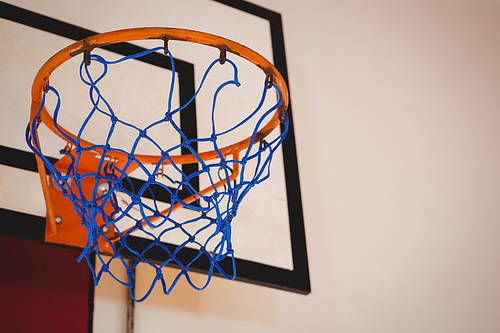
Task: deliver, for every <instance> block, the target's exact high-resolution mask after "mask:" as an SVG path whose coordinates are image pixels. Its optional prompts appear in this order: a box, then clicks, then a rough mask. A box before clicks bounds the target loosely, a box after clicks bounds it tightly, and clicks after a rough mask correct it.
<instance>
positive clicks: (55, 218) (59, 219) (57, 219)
mask: <svg viewBox="0 0 500 333" xmlns="http://www.w3.org/2000/svg"><path fill="white" fill-rule="evenodd" d="M54 220H56V224H61V222H62V217H60V216H54Z"/></svg>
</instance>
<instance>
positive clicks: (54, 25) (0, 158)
mask: <svg viewBox="0 0 500 333" xmlns="http://www.w3.org/2000/svg"><path fill="white" fill-rule="evenodd" d="M213 1H216V2H218V3H221V4H224V5H227V6H229V7H232V8H234V9H237V10H241V11H244V12H246V13H249V14H251V15H255V16H258V17H260V18H263V19H266V20H267V21H268V22H269V25H270V28H271V29H270V30H271V41H272V48H273V58H274V65H275V66H276V68H277V69H278V70H279V71H280V73H281V74H282V75H283V78H284V79H285V81H286V82H287V85H288V87H290V85H289V80H288V70H287V64H286V55H285V46H284V38H283V26H282V20H281V15H280V14H279V13H276V12H273V11H271V10H268V9H265V8H262V7H260V6H257V5H254V4H251V3H249V2H246V1H236V0H213ZM0 17H1V18H4V19H7V20H10V21H13V22H17V23H20V24H23V25H26V26H30V27H32V28H36V29H40V30H43V31H46V32H49V33H53V34H56V35H59V36H62V37H66V38H69V39H73V40H81V39H83V38H86V37H88V36H91V35H94V34H96V32H94V31H90V30H87V29H84V28H81V27H78V26H75V25H71V24H68V23H66V22H62V21H59V20H56V19H53V18H50V17H47V16H44V15H41V14H38V13H34V12H32V11H29V10H26V9H23V8H20V7H17V6H14V5H11V4H7V3H5V2H0ZM104 48H105V49H107V50H108V51H112V52H115V53H118V54H122V55H129V54H133V53H136V52H140V51H141V50H142V49H141V48H140V47H138V46H136V45H133V44H129V43H120V44H115V45H109V46H106V47H104ZM150 56H151V57H150V58H146V59H140V60H141V61H146V62H148V63H150V64H153V65H156V66H160V67H163V68H169V69H170V64H169V63H168V61H165V57H163V56H161V55H159V54H158V55H155V54H151V55H150ZM175 65H176V69H177V71H178V74H179V83H180V95H181V96H180V98H181V101H180V102H181V104H184V103H183V102H185V101H187V100H186V98H189V96H192V95H193V92H194V89H195V88H194V68H193V65H192V64H190V63H187V62H184V61H181V60H176V64H175ZM192 107H193V108H194V107H195V106H194V105H193V106H192ZM193 111H195V110H194V109H193ZM288 112H289V115H290V125H289V126H290V127H289V133H288V135H287V137H286V139H285V141H284V142H283V146H282V147H283V149H282V150H283V160H284V168H285V175H286V177H285V178H286V191H287V199H288V215H289V223H290V238H291V247H292V258H293V259H292V260H293V270H287V269H283V268H279V267H275V266H271V265H265V264H260V263H257V262H253V261H249V260H244V259H236V266H237V278H236V279H237V280H239V281H244V282H249V283H253V284H259V285H264V286H268V287H272V288H277V289H283V290H288V291H292V292H297V293H301V294H308V293H310V291H311V287H310V280H309V268H308V260H307V248H306V239H305V230H304V218H303V211H302V199H301V193H300V184H299V174H298V165H297V153H296V147H295V137H294V130H293V116H292V105H291V102H290V106H289V109H288ZM184 114H188V115H191V117H196V112H184ZM188 117H189V116H188ZM182 124H184V125H182ZM193 124H194V125H193ZM181 126H184V127H183V131H188V132H190V134H191V135H193V136H196V118H186V119H182V118H181ZM193 126H194V127H193ZM0 164H3V165H8V166H12V167H16V168H21V169H25V170H29V171H36V168H35V160H34V156H33V154H30V153H28V152H24V151H21V150H17V149H13V148H9V147H5V146H0ZM188 167H189V166H188ZM186 171H187V170H186ZM190 172H193V170H190ZM0 216H1V217H2V219H5V220H10V221H15V223H5V225H8V226H9V228H7V229H0V233H1V234H7V235H11V236H16V237H27V238H30V239H37V240H40V241H43V238H44V236H43V235H44V229H45V228H44V226H45V219H44V218H42V217H38V216H33V215H29V214H24V213H19V212H13V211H9V210H6V209H0ZM35 220H37V221H36V223H34V222H33V221H35ZM35 224H36V225H37V227H35V228H25V227H26V226H27V225H32V226H34V225H35ZM42 226H43V227H42ZM27 230H29V231H28V233H26V231H27ZM136 241H137V245H138V246H141V244H142V245H145V244H144V240H143V239H137V240H136ZM172 246H173V245H172ZM185 250H188V251H187V253H186V255H187V257H192V255H193V253H189V250H191V249H188V248H185ZM191 251H194V250H191ZM153 257H154V254H153ZM153 259H154V258H153ZM228 264H229V263H228ZM192 268H193V270H195V271H199V272H207V269H208V266H205V265H204V264H203V263H200V264H198V265H193V266H192ZM227 268H228V271H230V268H229V267H227Z"/></svg>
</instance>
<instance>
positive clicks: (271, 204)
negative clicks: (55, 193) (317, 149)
mask: <svg viewBox="0 0 500 333" xmlns="http://www.w3.org/2000/svg"><path fill="white" fill-rule="evenodd" d="M0 9H1V10H0V12H1V15H2V18H3V20H2V21H0V24H1V40H2V42H1V44H0V47H1V49H2V50H1V55H0V57H1V60H0V63H1V66H2V72H3V76H4V82H6V83H8V84H4V85H2V87H0V95H1V96H2V100H3V111H2V119H3V122H2V123H1V124H0V127H1V128H0V143H1V147H0V152H1V154H0V164H1V165H0V193H1V194H2V195H1V197H2V199H1V202H0V208H1V213H2V216H3V221H2V226H1V227H0V233H1V234H4V235H8V236H16V237H21V238H27V239H35V240H39V241H41V242H43V241H44V237H43V235H44V228H45V227H44V224H45V219H44V216H45V205H44V202H43V195H42V193H41V188H40V182H39V179H38V175H37V174H36V166H35V160H34V157H33V154H32V153H31V152H30V151H29V149H28V147H27V146H26V143H25V141H24V131H25V127H26V124H27V122H28V114H29V103H30V100H29V96H30V89H31V83H32V80H33V78H34V75H35V74H36V71H37V70H38V68H39V67H40V66H41V64H43V62H45V60H46V59H48V58H49V57H50V56H51V55H53V54H54V53H55V52H57V51H58V50H60V49H62V48H63V47H65V46H67V45H68V44H70V43H72V42H73V41H76V40H80V39H83V38H85V37H88V36H91V35H93V34H96V33H100V32H105V31H109V30H115V29H120V28H128V27H138V26H170V27H183V28H188V29H195V30H200V31H205V32H210V33H214V34H217V35H220V36H223V37H226V38H228V39H231V40H235V41H238V42H240V43H242V44H245V45H246V46H248V47H250V48H252V49H253V50H255V51H257V52H259V53H260V54H262V55H263V56H264V57H266V58H267V59H268V60H270V61H271V62H272V63H274V65H275V66H276V68H277V69H278V70H279V71H280V73H281V74H282V75H283V77H284V78H285V80H286V81H287V80H288V75H287V68H286V58H285V48H284V40H283V31H282V27H281V17H280V15H279V14H277V13H275V12H272V11H269V10H266V9H264V8H261V7H258V6H255V5H252V4H250V3H247V2H243V1H237V2H232V1H211V0H189V1H182V2H178V1H161V2H160V1H153V2H149V3H147V4H139V3H137V2H134V1H125V2H121V3H120V6H117V5H116V4H112V3H108V4H102V3H100V2H98V1H86V2H75V3H73V2H71V3H68V2H64V1H60V2H59V1H58V2H53V3H51V4H50V6H48V5H44V4H43V3H39V2H36V1H10V2H9V3H1V4H0ZM154 46H160V45H158V44H155V43H154V42H149V41H146V42H137V43H135V42H134V43H121V44H117V45H110V46H106V47H103V48H102V49H98V50H95V52H96V53H97V54H99V55H102V56H104V57H106V58H109V59H117V58H120V57H122V56H126V55H130V54H133V53H136V52H139V51H141V50H143V49H146V48H151V47H154ZM170 50H171V52H172V54H173V56H174V58H175V71H176V74H177V78H176V85H175V87H176V88H175V90H174V98H173V103H174V105H177V106H179V105H182V104H184V103H185V102H186V101H187V100H188V99H189V98H191V96H193V94H194V91H195V89H196V87H197V86H198V84H199V82H200V81H201V79H202V75H203V73H204V71H205V68H206V67H207V65H208V64H209V63H210V61H211V60H213V59H215V58H217V57H218V53H217V52H216V51H215V50H212V49H208V48H204V47H202V46H192V45H181V44H177V43H171V46H170ZM80 61H81V59H80V58H79V59H75V61H73V62H71V61H70V62H69V63H68V64H67V66H66V65H65V66H64V67H61V69H60V70H58V72H57V73H54V75H55V78H54V84H56V82H57V83H58V85H57V87H58V89H60V93H61V95H64V96H66V100H69V101H70V102H71V103H68V104H66V106H67V107H68V108H70V109H71V110H72V112H71V113H69V114H67V115H66V117H67V118H65V121H66V123H67V124H68V126H69V127H71V126H74V125H75V124H77V123H78V121H81V117H82V113H81V112H79V109H78V107H79V106H85V103H88V102H86V99H85V98H86V97H87V96H85V93H86V92H85V89H83V88H84V87H82V85H81V84H80V82H79V79H78V78H77V75H78V72H77V70H76V68H77V67H78V65H79V62H80ZM241 66H243V72H246V75H247V76H246V79H247V80H249V81H251V80H253V79H255V80H260V79H259V78H258V77H256V75H257V74H256V73H254V72H252V68H251V67H245V66H246V65H245V64H244V63H243V62H242V63H241ZM171 74H172V67H171V65H170V63H169V61H168V59H167V58H166V57H165V56H163V55H162V54H160V53H153V54H151V55H150V56H148V57H146V58H143V59H140V60H137V61H132V62H128V63H127V66H123V67H119V68H117V69H116V71H115V72H114V73H113V75H114V77H115V78H118V81H113V82H110V83H109V85H108V86H107V89H108V91H109V93H110V94H112V96H113V97H112V98H113V100H115V101H116V103H117V108H119V109H120V110H121V111H122V112H123V116H124V117H127V118H128V119H130V120H131V121H135V122H141V121H143V120H144V119H147V118H148V117H151V116H153V114H154V112H155V110H161V108H162V106H163V104H162V103H164V98H165V96H166V95H167V91H166V86H167V85H166V83H165V81H166V80H168V78H169V77H170V76H171ZM220 75H224V72H222V73H221V74H220ZM242 75H243V74H242ZM242 80H244V78H243V76H242ZM259 89H260V87H257V90H259ZM255 94H256V91H253V90H251V89H250V90H247V91H245V93H244V94H239V95H237V96H233V97H231V96H228V98H227V99H226V100H225V102H224V103H225V104H224V108H225V110H227V112H226V113H224V116H223V117H221V120H220V121H221V122H224V121H226V122H227V124H228V126H229V124H231V122H233V121H237V120H238V119H239V117H240V116H241V114H239V113H238V110H240V109H242V107H243V106H245V105H253V104H254V103H255V100H256V95H255ZM291 96H292V98H291V99H292V100H293V93H292V94H291ZM49 103H50V101H49ZM63 103H65V102H63ZM120 103H121V104H120ZM209 107H210V100H209V96H208V95H207V96H205V95H203V94H201V95H199V96H198V97H197V98H196V103H194V104H192V105H191V106H189V109H188V110H186V111H187V112H182V113H180V114H179V116H178V117H179V119H178V122H179V123H180V125H181V127H182V130H183V131H184V132H185V133H189V135H190V136H192V137H196V136H197V135H199V134H200V133H203V132H204V131H206V130H207V126H208V119H209V118H207V115H208V114H209ZM289 114H290V115H291V116H290V120H291V124H290V131H289V134H288V136H287V138H286V140H285V142H284V144H283V146H282V148H281V149H280V151H279V152H278V154H277V156H276V158H275V160H274V163H273V166H272V176H271V178H270V179H269V180H268V181H267V182H265V183H263V184H262V185H261V186H259V187H256V188H255V189H254V191H253V193H251V194H249V196H248V198H247V199H246V201H245V204H244V205H242V207H241V209H240V211H239V213H238V217H237V220H236V221H235V222H236V223H234V224H233V237H234V239H233V243H234V247H235V250H236V252H235V256H236V257H237V259H236V265H237V280H240V281H245V282H249V283H254V284H259V285H265V286H269V287H274V288H279V289H285V290H290V291H294V292H299V293H308V292H310V285H309V273H308V265H307V254H306V246H305V234H304V225H303V217H302V203H301V197H300V184H299V177H298V169H297V159H296V151H295V142H294V135H293V113H292V107H291V106H290V108H289ZM79 117H80V118H79ZM94 129H95V131H94V132H92V133H89V135H91V136H92V135H93V136H95V137H99V135H102V131H100V130H99V124H96V126H95V127H94ZM47 134H48V133H47ZM122 136H123V139H126V137H127V133H122ZM48 140H51V139H50V138H49V139H48ZM164 140H172V141H176V140H179V138H177V137H175V134H168V133H167V134H165V137H164ZM61 148H63V147H62V146H61V142H60V141H57V140H55V139H54V140H52V141H50V145H49V146H48V147H47V150H46V151H45V153H46V154H47V155H49V156H50V157H52V158H54V159H57V158H58V157H59V155H58V152H59V150H60V149H61ZM145 149H147V147H146V148H145ZM198 149H203V147H198ZM185 167H186V168H196V166H185ZM189 171H191V172H192V171H193V170H186V172H189ZM134 181H135V182H137V183H139V184H140V183H141V182H144V181H145V179H141V175H137V176H136V177H135V178H134ZM171 241H172V243H173V244H175V241H176V240H175V239H172V240H171ZM153 259H154V258H153ZM158 259H160V260H161V258H158ZM194 268H195V269H196V270H197V271H199V272H201V273H203V271H204V270H205V267H203V266H199V267H194Z"/></svg>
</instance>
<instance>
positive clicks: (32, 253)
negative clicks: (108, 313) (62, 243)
mask: <svg viewBox="0 0 500 333" xmlns="http://www.w3.org/2000/svg"><path fill="white" fill-rule="evenodd" d="M79 254H80V251H79V250H75V249H69V248H64V247H58V246H54V245H47V244H43V243H38V242H32V241H27V240H22V239H18V238H11V237H4V236H0V257H1V258H3V259H1V260H0V272H1V273H0V299H1V301H0V317H1V318H3V319H2V328H1V331H3V332H40V333H44V332H50V333H57V332H65V333H67V332H72V333H79V332H81V333H87V332H88V318H89V288H90V287H91V284H90V279H89V269H88V266H87V264H86V263H84V262H81V263H77V262H76V258H77V257H78V255H79Z"/></svg>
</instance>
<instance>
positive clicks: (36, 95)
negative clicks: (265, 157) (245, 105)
mask: <svg viewBox="0 0 500 333" xmlns="http://www.w3.org/2000/svg"><path fill="white" fill-rule="evenodd" d="M146 39H158V40H161V41H163V42H164V45H165V51H166V49H167V43H168V41H174V40H176V41H186V42H191V43H197V44H203V45H208V46H212V47H215V48H218V49H219V50H220V52H221V59H222V60H221V62H224V61H225V57H226V52H231V53H233V54H236V55H238V56H240V57H242V58H244V59H246V60H248V61H250V62H251V63H253V64H254V65H256V66H257V67H259V68H260V69H261V70H262V71H263V72H264V73H265V75H266V80H267V81H268V82H271V83H274V84H276V86H277V87H278V88H279V90H280V91H281V94H282V102H281V104H280V105H279V107H278V108H277V110H276V112H275V113H274V114H273V116H272V118H271V119H270V120H269V122H268V123H267V124H266V125H265V126H264V127H262V129H260V130H259V131H258V132H257V133H256V136H255V140H254V143H258V142H261V141H262V140H263V139H264V138H265V137H266V136H267V135H268V134H270V133H271V132H272V131H273V129H275V128H276V127H277V126H278V125H279V124H280V122H281V119H282V116H283V114H285V113H286V111H287V109H288V98H289V97H288V89H287V86H286V84H285V81H284V79H283V77H282V76H281V74H280V73H279V72H278V70H277V69H276V68H275V67H274V66H273V65H272V64H271V63H270V62H269V61H268V60H266V59H265V58H264V57H263V56H261V55H260V54H258V53H257V52H255V51H253V50H251V49H249V48H248V47H246V46H243V45H241V44H239V43H236V42H233V41H231V40H228V39H225V38H222V37H219V36H216V35H212V34H208V33H204V32H199V31H193V30H186V29H176V28H133V29H124V30H117V31H112V32H107V33H103V34H98V35H94V36H92V37H88V38H86V39H84V40H81V41H78V42H76V43H73V44H71V45H69V46H68V47H66V48H64V49H62V50H61V51H59V52H57V53H56V54H54V55H53V56H52V57H51V58H50V59H49V60H47V62H45V64H44V65H43V66H42V67H41V68H40V70H39V71H38V73H37V75H36V77H35V79H34V81H33V86H32V90H31V96H32V101H31V113H30V126H29V128H30V131H31V128H32V126H31V124H32V122H33V121H34V120H35V118H36V116H37V114H38V112H39V111H40V106H41V105H42V100H43V93H44V92H46V91H47V87H48V85H49V78H50V75H51V73H52V72H53V71H54V70H55V69H56V68H57V67H59V66H60V65H61V64H63V63H64V62H66V61H67V60H69V59H71V58H72V57H74V56H77V55H79V54H81V53H83V55H84V59H85V61H86V63H88V61H89V55H90V52H91V51H92V50H93V49H94V48H98V47H102V46H105V45H110V44H116V43H121V42H128V41H134V40H146ZM40 120H41V122H43V123H44V124H45V125H46V126H47V127H48V128H49V129H50V130H51V131H52V132H54V133H55V134H56V135H57V136H59V137H60V138H61V139H63V140H65V141H68V140H67V139H66V138H65V137H64V135H66V136H68V137H70V138H72V139H73V140H76V136H75V135H74V134H72V133H70V132H69V131H67V130H66V129H64V128H63V127H61V126H60V125H59V126H58V128H57V129H56V127H55V125H54V122H53V119H52V117H51V116H50V114H49V113H48V112H47V110H46V109H45V106H43V107H42V110H41V112H40ZM60 132H62V133H64V135H63V134H61V133H60ZM31 134H32V138H37V136H34V135H33V133H31ZM79 142H80V144H81V146H82V147H84V148H88V147H92V146H95V144H93V143H91V142H89V141H85V140H83V139H81V140H80V141H79ZM251 142H252V139H251V137H248V138H246V139H243V140H241V141H239V142H236V143H234V144H231V145H229V146H226V147H223V148H220V152H221V153H222V154H223V155H233V156H235V157H236V158H237V156H238V153H239V152H240V151H242V150H243V149H246V148H247V147H248V146H249V145H250V144H251ZM68 143H69V141H68ZM38 144H39V142H38ZM107 156H108V157H109V158H110V159H115V160H120V159H122V158H123V156H122V155H121V154H120V153H119V152H115V151H114V152H109V153H108V154H107ZM198 156H199V158H201V159H203V160H205V161H207V160H212V159H215V158H218V157H219V155H218V154H217V152H216V151H215V150H212V151H206V152H201V153H198ZM135 157H136V159H137V160H138V161H140V162H142V163H144V164H157V163H158V162H159V161H160V160H161V156H155V155H135ZM170 160H171V161H169V163H175V164H190V163H197V162H198V160H197V158H196V157H195V156H194V155H193V154H185V155H176V156H170ZM36 161H37V167H38V171H39V174H40V180H41V183H42V189H43V193H44V197H45V203H46V206H47V220H48V224H47V229H46V238H50V237H48V236H47V235H50V234H52V235H55V234H57V233H58V232H57V228H56V223H57V221H56V220H57V219H55V214H54V207H53V204H54V203H53V201H60V200H62V199H63V198H62V196H61V198H59V197H58V196H60V195H58V194H57V193H56V194H54V193H50V192H54V191H51V189H50V186H51V185H50V182H49V179H48V177H47V175H46V171H45V167H44V164H43V161H42V159H41V158H40V157H38V156H36ZM57 163H60V165H62V164H64V158H63V159H61V160H59V161H58V162H57ZM165 164H167V163H165ZM237 173H238V165H237V164H236V166H235V170H234V172H233V175H231V177H234V178H236V175H237ZM216 186H217V184H216ZM204 191H210V188H207V189H205V190H202V191H201V192H200V193H203V192H204ZM191 200H195V197H194V195H193V197H192V198H191ZM186 201H189V199H188V200H186ZM59 206H61V205H59ZM59 206H58V209H60V207H59ZM174 208H175V207H174ZM61 209H63V210H65V211H66V210H68V209H69V210H71V209H72V207H67V208H61ZM58 213H59V212H58ZM67 214H70V213H69V212H67ZM73 215H75V214H73ZM75 216H76V215H75ZM71 237H77V236H70V238H71ZM56 242H57V241H56ZM81 242H82V241H81V240H80V241H75V240H69V239H68V240H66V241H63V242H62V243H64V244H68V245H78V246H80V245H82V243H81Z"/></svg>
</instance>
